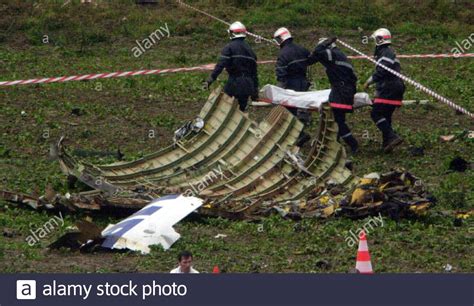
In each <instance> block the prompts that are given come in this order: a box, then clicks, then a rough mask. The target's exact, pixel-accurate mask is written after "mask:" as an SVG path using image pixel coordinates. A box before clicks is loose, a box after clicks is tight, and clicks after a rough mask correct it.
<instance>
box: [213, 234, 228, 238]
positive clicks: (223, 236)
mask: <svg viewBox="0 0 474 306" xmlns="http://www.w3.org/2000/svg"><path fill="white" fill-rule="evenodd" d="M214 238H216V239H219V238H227V235H225V234H217V235H215V236H214Z"/></svg>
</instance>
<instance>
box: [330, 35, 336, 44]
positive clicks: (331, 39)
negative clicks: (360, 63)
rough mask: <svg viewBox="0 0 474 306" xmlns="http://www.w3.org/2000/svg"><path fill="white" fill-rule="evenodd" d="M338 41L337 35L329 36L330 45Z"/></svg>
mask: <svg viewBox="0 0 474 306" xmlns="http://www.w3.org/2000/svg"><path fill="white" fill-rule="evenodd" d="M336 41H337V36H333V37H329V39H328V46H329V45H330V44H332V43H335V42H336Z"/></svg>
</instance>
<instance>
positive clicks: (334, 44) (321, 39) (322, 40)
mask: <svg viewBox="0 0 474 306" xmlns="http://www.w3.org/2000/svg"><path fill="white" fill-rule="evenodd" d="M328 39H329V38H327V37H321V38H320V39H319V41H318V45H320V44H322V43H323V42H325V41H326V40H328ZM328 48H331V49H332V48H336V43H335V42H333V43H332V44H330V45H329V46H328Z"/></svg>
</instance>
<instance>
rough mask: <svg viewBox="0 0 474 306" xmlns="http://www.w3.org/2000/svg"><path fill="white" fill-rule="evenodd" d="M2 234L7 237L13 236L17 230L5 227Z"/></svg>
mask: <svg viewBox="0 0 474 306" xmlns="http://www.w3.org/2000/svg"><path fill="white" fill-rule="evenodd" d="M2 234H3V237H7V238H13V237H15V236H16V232H15V231H13V230H10V229H8V228H4V229H3V233H2Z"/></svg>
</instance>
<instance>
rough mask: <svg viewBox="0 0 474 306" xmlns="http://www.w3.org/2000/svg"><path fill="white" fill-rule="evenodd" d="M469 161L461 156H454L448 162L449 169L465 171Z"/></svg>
mask: <svg viewBox="0 0 474 306" xmlns="http://www.w3.org/2000/svg"><path fill="white" fill-rule="evenodd" d="M468 166H469V162H467V161H466V160H465V159H464V158H462V157H459V156H458V157H455V158H453V159H452V160H451V162H450V163H449V170H451V171H457V172H465V171H466V170H467V169H468Z"/></svg>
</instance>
